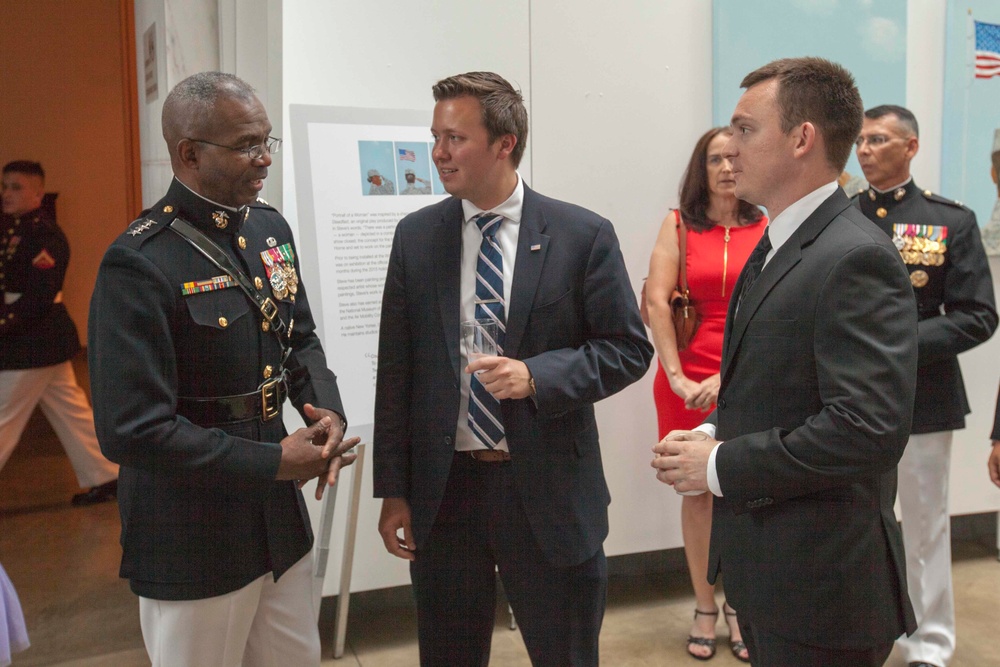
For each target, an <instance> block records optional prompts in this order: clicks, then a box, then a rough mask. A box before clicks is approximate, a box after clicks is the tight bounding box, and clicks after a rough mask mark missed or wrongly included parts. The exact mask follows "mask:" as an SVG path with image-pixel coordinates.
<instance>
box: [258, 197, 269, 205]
mask: <svg viewBox="0 0 1000 667" xmlns="http://www.w3.org/2000/svg"><path fill="white" fill-rule="evenodd" d="M257 201H258V202H260V203H261V204H263V205H264V206H270V204H268V203H267V202H266V201H264V199H263V198H262V197H257Z"/></svg>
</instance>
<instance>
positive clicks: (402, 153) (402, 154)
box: [399, 26, 1000, 162]
mask: <svg viewBox="0 0 1000 667" xmlns="http://www.w3.org/2000/svg"><path fill="white" fill-rule="evenodd" d="M997 27H998V28H1000V26H997ZM997 55H1000V54H997ZM998 64H1000V58H998ZM998 73H1000V72H998ZM399 159H400V160H409V161H410V162H416V161H417V154H416V153H414V152H413V151H408V150H406V149H405V148H400V149H399Z"/></svg>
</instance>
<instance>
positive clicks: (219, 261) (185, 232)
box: [169, 218, 292, 367]
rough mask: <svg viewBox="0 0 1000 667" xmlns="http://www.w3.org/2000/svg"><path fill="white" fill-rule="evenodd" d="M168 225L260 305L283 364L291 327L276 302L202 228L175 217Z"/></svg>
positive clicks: (289, 349) (287, 352)
mask: <svg viewBox="0 0 1000 667" xmlns="http://www.w3.org/2000/svg"><path fill="white" fill-rule="evenodd" d="M169 226H170V229H171V230H173V231H174V232H176V233H177V234H179V235H180V236H181V237H182V238H184V240H186V241H187V242H188V243H190V244H191V245H192V246H194V247H195V249H197V250H198V252H200V253H201V254H202V255H204V256H205V257H206V258H207V259H208V261H210V262H212V264H214V265H215V266H217V267H218V268H219V269H221V270H222V271H225V272H226V273H227V274H229V276H230V277H231V278H232V279H233V280H235V281H236V284H237V285H239V286H240V289H242V290H243V292H244V293H245V294H246V295H247V296H248V297H249V298H250V300H251V301H253V302H254V303H255V304H256V305H257V308H258V309H259V310H260V314H261V315H262V316H263V318H264V319H265V320H266V321H267V322H268V323H269V324H270V328H271V331H273V332H274V335H275V336H276V337H277V339H278V343H279V344H280V345H281V352H282V354H281V364H282V367H283V366H284V364H285V361H286V360H287V359H288V355H289V353H290V352H291V351H292V349H291V348H290V347H288V346H287V345H285V339H284V337H283V336H282V334H283V333H284V332H285V331H287V330H288V327H287V325H286V324H285V321H284V320H282V319H281V317H280V315H279V314H278V306H277V305H275V303H274V301H272V300H271V298H270V297H267V296H264V295H263V294H261V292H260V290H258V289H257V288H256V287H255V286H254V284H253V282H252V281H251V280H250V278H249V277H248V276H247V274H245V273H243V271H242V270H240V267H238V266H236V264H234V263H233V261H232V260H231V259H229V255H227V254H226V253H225V251H223V250H222V248H220V247H219V246H218V245H216V244H215V242H214V241H212V239H210V238H208V237H207V236H205V234H204V233H202V232H201V230H199V229H197V228H196V227H195V226H194V225H192V224H191V223H189V222H187V221H186V220H182V219H181V218H174V220H173V222H171V223H170V225H169Z"/></svg>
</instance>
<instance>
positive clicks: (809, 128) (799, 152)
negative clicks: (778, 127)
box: [789, 121, 825, 159]
mask: <svg viewBox="0 0 1000 667" xmlns="http://www.w3.org/2000/svg"><path fill="white" fill-rule="evenodd" d="M789 136H790V137H792V138H793V141H794V143H793V145H792V155H793V156H794V157H796V158H802V157H805V156H806V155H808V154H809V153H810V152H811V151H813V150H815V149H816V148H817V147H818V146H819V145H821V144H822V143H823V142H822V141H821V140H820V139H819V133H818V132H817V130H816V126H815V125H813V124H812V123H810V122H808V121H806V122H804V123H800V124H799V126H798V127H795V128H792V131H791V132H789ZM824 159H825V158H824Z"/></svg>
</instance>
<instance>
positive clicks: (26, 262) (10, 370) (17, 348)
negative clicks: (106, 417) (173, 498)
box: [0, 160, 118, 506]
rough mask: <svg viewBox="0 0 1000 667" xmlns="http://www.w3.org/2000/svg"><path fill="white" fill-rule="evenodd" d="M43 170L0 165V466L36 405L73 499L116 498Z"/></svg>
mask: <svg viewBox="0 0 1000 667" xmlns="http://www.w3.org/2000/svg"><path fill="white" fill-rule="evenodd" d="M44 196H45V170H44V169H42V165H40V164H39V163H37V162H33V161H31V160H15V161H14V162H9V163H7V164H6V165H4V168H3V175H2V181H0V203H2V205H0V211H2V215H0V470H2V469H3V467H4V464H5V463H6V462H7V459H9V458H10V455H11V454H12V453H13V452H14V448H15V447H17V443H18V440H20V438H21V434H22V433H24V428H25V426H26V425H27V423H28V419H30V418H31V413H32V412H33V411H34V409H35V406H36V405H41V408H42V412H43V413H44V414H45V416H46V418H47V419H48V420H49V423H51V424H52V429H53V430H54V431H55V432H56V435H57V436H59V442H60V443H62V446H63V449H65V450H66V455H67V456H68V457H69V461H70V463H71V464H72V465H73V472H75V473H76V479H77V481H78V482H79V483H80V486H83V487H90V488H89V489H88V490H87V491H84V492H83V493H78V494H76V495H75V496H73V500H72V502H73V505H76V506H81V505H93V504H94V503H101V502H105V501H107V500H113V499H114V497H115V493H116V492H117V488H118V466H116V465H115V464H114V463H111V462H110V461H108V460H107V459H106V458H104V456H103V455H102V454H101V448H100V445H98V444H97V435H96V434H95V433H94V413H93V412H92V411H91V409H90V404H89V403H88V402H87V395H86V394H84V393H83V389H81V388H80V385H78V384H77V382H76V374H75V373H74V372H73V363H72V361H71V360H72V359H73V357H75V356H76V355H77V353H78V352H79V351H80V338H79V336H78V335H77V332H76V325H75V324H73V320H72V319H70V316H69V312H68V311H67V310H66V306H65V305H64V304H63V294H62V288H63V281H64V280H65V278H66V269H67V267H68V266H69V242H68V241H67V240H66V235H65V234H63V231H62V229H60V228H59V225H58V224H57V223H56V217H55V213H54V211H52V210H49V208H47V207H45V206H43V205H42V199H43V197H44Z"/></svg>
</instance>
